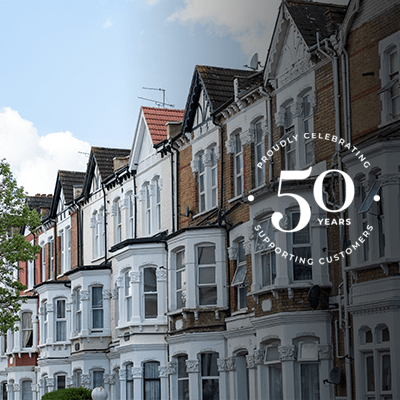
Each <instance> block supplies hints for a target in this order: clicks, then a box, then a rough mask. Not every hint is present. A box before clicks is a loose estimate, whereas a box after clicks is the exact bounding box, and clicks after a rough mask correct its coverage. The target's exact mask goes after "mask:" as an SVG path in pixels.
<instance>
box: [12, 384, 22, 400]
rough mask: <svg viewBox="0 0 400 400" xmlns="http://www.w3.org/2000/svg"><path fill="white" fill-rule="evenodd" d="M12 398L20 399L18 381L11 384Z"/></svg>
mask: <svg viewBox="0 0 400 400" xmlns="http://www.w3.org/2000/svg"><path fill="white" fill-rule="evenodd" d="M13 393H14V400H22V399H21V385H20V384H19V383H14V385H13Z"/></svg>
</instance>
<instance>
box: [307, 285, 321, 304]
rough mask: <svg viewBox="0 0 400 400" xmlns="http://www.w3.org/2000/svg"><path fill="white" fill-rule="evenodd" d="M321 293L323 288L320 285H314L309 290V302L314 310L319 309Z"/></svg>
mask: <svg viewBox="0 0 400 400" xmlns="http://www.w3.org/2000/svg"><path fill="white" fill-rule="evenodd" d="M320 294H321V289H320V287H319V286H318V285H314V286H313V287H312V288H310V290H309V291H308V302H309V303H310V306H311V307H312V308H313V309H314V310H315V309H317V308H318V306H319V302H320V300H321V297H320Z"/></svg>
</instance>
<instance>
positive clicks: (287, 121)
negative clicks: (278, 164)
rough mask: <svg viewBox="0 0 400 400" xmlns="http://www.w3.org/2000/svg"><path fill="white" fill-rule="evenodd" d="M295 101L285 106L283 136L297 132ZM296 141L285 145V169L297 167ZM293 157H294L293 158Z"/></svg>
mask: <svg viewBox="0 0 400 400" xmlns="http://www.w3.org/2000/svg"><path fill="white" fill-rule="evenodd" d="M293 107H294V102H293V100H291V101H290V102H289V103H288V104H286V105H285V106H284V107H283V112H284V115H285V117H284V125H283V132H284V133H283V136H285V137H289V136H291V135H293V134H294V133H295V122H294V117H293V110H292V109H293ZM296 150H297V149H296V143H295V142H294V143H292V144H289V143H288V144H287V145H286V146H285V169H286V170H294V169H296V153H297V151H296ZM292 157H293V159H292Z"/></svg>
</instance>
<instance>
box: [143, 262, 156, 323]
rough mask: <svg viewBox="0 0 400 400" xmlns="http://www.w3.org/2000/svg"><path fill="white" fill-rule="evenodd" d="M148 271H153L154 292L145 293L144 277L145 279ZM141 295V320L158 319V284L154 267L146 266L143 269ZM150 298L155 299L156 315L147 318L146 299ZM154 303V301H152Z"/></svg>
mask: <svg viewBox="0 0 400 400" xmlns="http://www.w3.org/2000/svg"><path fill="white" fill-rule="evenodd" d="M149 270H153V271H154V278H155V289H156V290H155V291H145V285H146V283H145V280H146V279H145V277H146V273H147V271H149ZM142 293H143V318H144V319H155V318H157V317H158V282H157V268H156V267H155V266H146V267H144V268H143V281H142ZM147 297H150V298H152V297H153V298H154V297H155V299H156V300H155V302H156V308H157V313H156V315H154V314H151V315H150V316H147V311H146V310H147V309H148V305H147V300H146V298H147ZM153 301H154V300H153Z"/></svg>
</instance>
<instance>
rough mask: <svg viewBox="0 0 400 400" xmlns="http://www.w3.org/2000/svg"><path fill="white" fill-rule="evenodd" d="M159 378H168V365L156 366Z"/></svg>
mask: <svg viewBox="0 0 400 400" xmlns="http://www.w3.org/2000/svg"><path fill="white" fill-rule="evenodd" d="M158 374H159V376H160V378H168V367H158Z"/></svg>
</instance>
